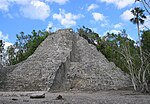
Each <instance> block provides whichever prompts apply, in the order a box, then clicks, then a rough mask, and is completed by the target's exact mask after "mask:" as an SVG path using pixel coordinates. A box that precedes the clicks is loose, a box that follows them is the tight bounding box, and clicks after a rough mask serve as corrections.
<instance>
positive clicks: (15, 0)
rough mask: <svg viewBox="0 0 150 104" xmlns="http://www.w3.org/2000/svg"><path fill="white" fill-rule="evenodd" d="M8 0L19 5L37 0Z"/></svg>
mask: <svg viewBox="0 0 150 104" xmlns="http://www.w3.org/2000/svg"><path fill="white" fill-rule="evenodd" d="M8 1H9V2H14V3H16V4H19V5H27V4H29V3H30V2H31V1H38V0H8Z"/></svg>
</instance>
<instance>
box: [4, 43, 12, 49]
mask: <svg viewBox="0 0 150 104" xmlns="http://www.w3.org/2000/svg"><path fill="white" fill-rule="evenodd" d="M11 45H13V44H12V43H10V42H5V43H4V49H7V48H8V47H9V46H11Z"/></svg>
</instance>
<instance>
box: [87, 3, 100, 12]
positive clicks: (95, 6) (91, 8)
mask: <svg viewBox="0 0 150 104" xmlns="http://www.w3.org/2000/svg"><path fill="white" fill-rule="evenodd" d="M96 8H98V5H97V4H91V5H90V6H89V7H88V8H87V10H88V11H91V10H94V9H96Z"/></svg>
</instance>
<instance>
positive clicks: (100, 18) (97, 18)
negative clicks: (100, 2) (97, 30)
mask: <svg viewBox="0 0 150 104" xmlns="http://www.w3.org/2000/svg"><path fill="white" fill-rule="evenodd" d="M92 15H93V18H94V20H95V21H103V20H105V19H106V17H105V16H104V15H103V14H101V13H97V12H94V13H92Z"/></svg>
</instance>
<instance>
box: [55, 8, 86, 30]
mask: <svg viewBox="0 0 150 104" xmlns="http://www.w3.org/2000/svg"><path fill="white" fill-rule="evenodd" d="M81 17H83V15H81V14H77V15H74V14H72V13H65V10H61V9H60V13H59V14H57V13H55V14H53V19H56V20H58V21H59V22H60V23H61V25H63V26H65V27H71V26H74V25H76V20H77V19H80V18H81Z"/></svg>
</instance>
